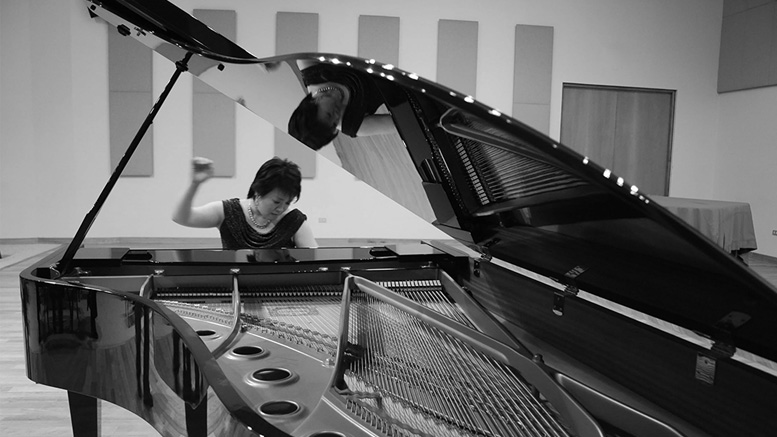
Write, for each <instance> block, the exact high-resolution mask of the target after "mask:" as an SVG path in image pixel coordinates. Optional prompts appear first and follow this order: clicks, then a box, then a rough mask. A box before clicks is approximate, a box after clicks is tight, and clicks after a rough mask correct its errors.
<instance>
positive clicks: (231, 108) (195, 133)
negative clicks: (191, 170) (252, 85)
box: [192, 9, 237, 177]
mask: <svg viewBox="0 0 777 437" xmlns="http://www.w3.org/2000/svg"><path fill="white" fill-rule="evenodd" d="M194 16H195V17H196V18H197V19H198V20H200V21H202V22H203V23H205V24H206V25H208V27H210V28H211V29H213V30H215V31H216V32H219V33H220V34H222V35H224V36H225V37H227V38H229V39H231V40H232V41H235V39H236V37H237V13H236V12H235V11H229V10H211V9H195V10H194ZM192 89H193V95H192V149H193V154H194V156H204V157H206V158H210V159H212V160H213V170H214V174H215V176H217V177H234V176H235V172H236V169H235V167H236V165H237V164H236V160H237V152H236V149H237V144H236V140H235V129H236V126H235V111H236V108H235V102H234V101H232V99H230V98H228V97H227V96H225V95H223V94H222V93H220V92H219V91H216V90H215V89H213V88H212V87H211V86H210V85H207V84H205V83H203V82H202V81H200V80H199V79H197V78H196V77H195V78H194V80H193V85H192Z"/></svg>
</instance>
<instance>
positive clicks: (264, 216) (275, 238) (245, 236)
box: [173, 157, 316, 249]
mask: <svg viewBox="0 0 777 437" xmlns="http://www.w3.org/2000/svg"><path fill="white" fill-rule="evenodd" d="M192 164H193V170H192V182H191V184H190V185H189V188H188V189H187V190H186V192H185V193H184V195H183V198H182V199H181V201H180V202H179V204H178V207H177V208H176V210H175V212H174V213H173V221H174V222H176V223H178V224H180V225H183V226H189V227H193V228H218V230H219V233H220V234H221V244H222V246H223V248H224V249H278V248H283V247H315V246H316V240H315V238H313V231H312V230H311V229H310V225H309V224H308V222H307V217H306V216H305V214H303V213H302V212H300V211H299V210H297V209H292V210H289V206H290V205H291V203H292V202H294V201H296V200H297V199H299V196H300V192H301V190H302V188H301V180H302V176H301V174H300V171H299V167H298V166H297V164H295V163H293V162H291V161H288V160H284V159H280V158H278V157H275V158H273V159H271V160H269V161H267V162H265V163H264V164H263V165H262V166H261V167H260V168H259V171H257V172H256V177H255V178H254V181H253V182H252V183H251V187H250V188H249V190H248V196H247V197H246V198H245V199H238V198H233V199H226V200H221V201H214V202H210V203H207V204H205V205H203V206H198V207H194V206H192V201H193V200H194V195H195V194H196V193H197V189H198V188H199V186H200V184H202V183H203V182H205V181H207V180H208V179H210V178H211V177H213V161H211V160H209V159H206V158H194V159H193V160H192Z"/></svg>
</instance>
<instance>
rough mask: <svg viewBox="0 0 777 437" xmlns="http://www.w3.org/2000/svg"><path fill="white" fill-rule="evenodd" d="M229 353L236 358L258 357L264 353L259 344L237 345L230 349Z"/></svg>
mask: <svg viewBox="0 0 777 437" xmlns="http://www.w3.org/2000/svg"><path fill="white" fill-rule="evenodd" d="M230 353H231V354H232V355H233V356H235V357H238V358H259V357H260V356H262V355H264V354H265V351H264V349H262V348H260V347H259V346H238V347H236V348H234V349H232V350H231V351H230Z"/></svg>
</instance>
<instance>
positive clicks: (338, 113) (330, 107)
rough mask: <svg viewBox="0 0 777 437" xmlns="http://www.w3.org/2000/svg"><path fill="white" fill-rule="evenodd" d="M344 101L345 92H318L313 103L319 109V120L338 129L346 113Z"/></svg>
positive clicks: (329, 89)
mask: <svg viewBox="0 0 777 437" xmlns="http://www.w3.org/2000/svg"><path fill="white" fill-rule="evenodd" d="M344 100H345V99H344V96H343V92H342V91H340V90H339V89H337V88H328V89H325V90H321V91H319V92H317V93H316V95H315V96H314V97H313V101H314V102H316V106H317V107H318V120H319V121H320V122H322V123H324V124H328V125H331V126H332V128H333V129H336V128H337V126H338V125H339V124H340V120H341V119H342V117H343V112H344V111H345V102H344Z"/></svg>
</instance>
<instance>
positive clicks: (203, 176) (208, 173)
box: [192, 156, 213, 184]
mask: <svg viewBox="0 0 777 437" xmlns="http://www.w3.org/2000/svg"><path fill="white" fill-rule="evenodd" d="M212 177H213V161H212V160H210V159H208V158H203V157H200V156H195V157H194V158H192V183H195V184H201V183H203V182H205V181H207V180H208V179H210V178H212Z"/></svg>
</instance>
